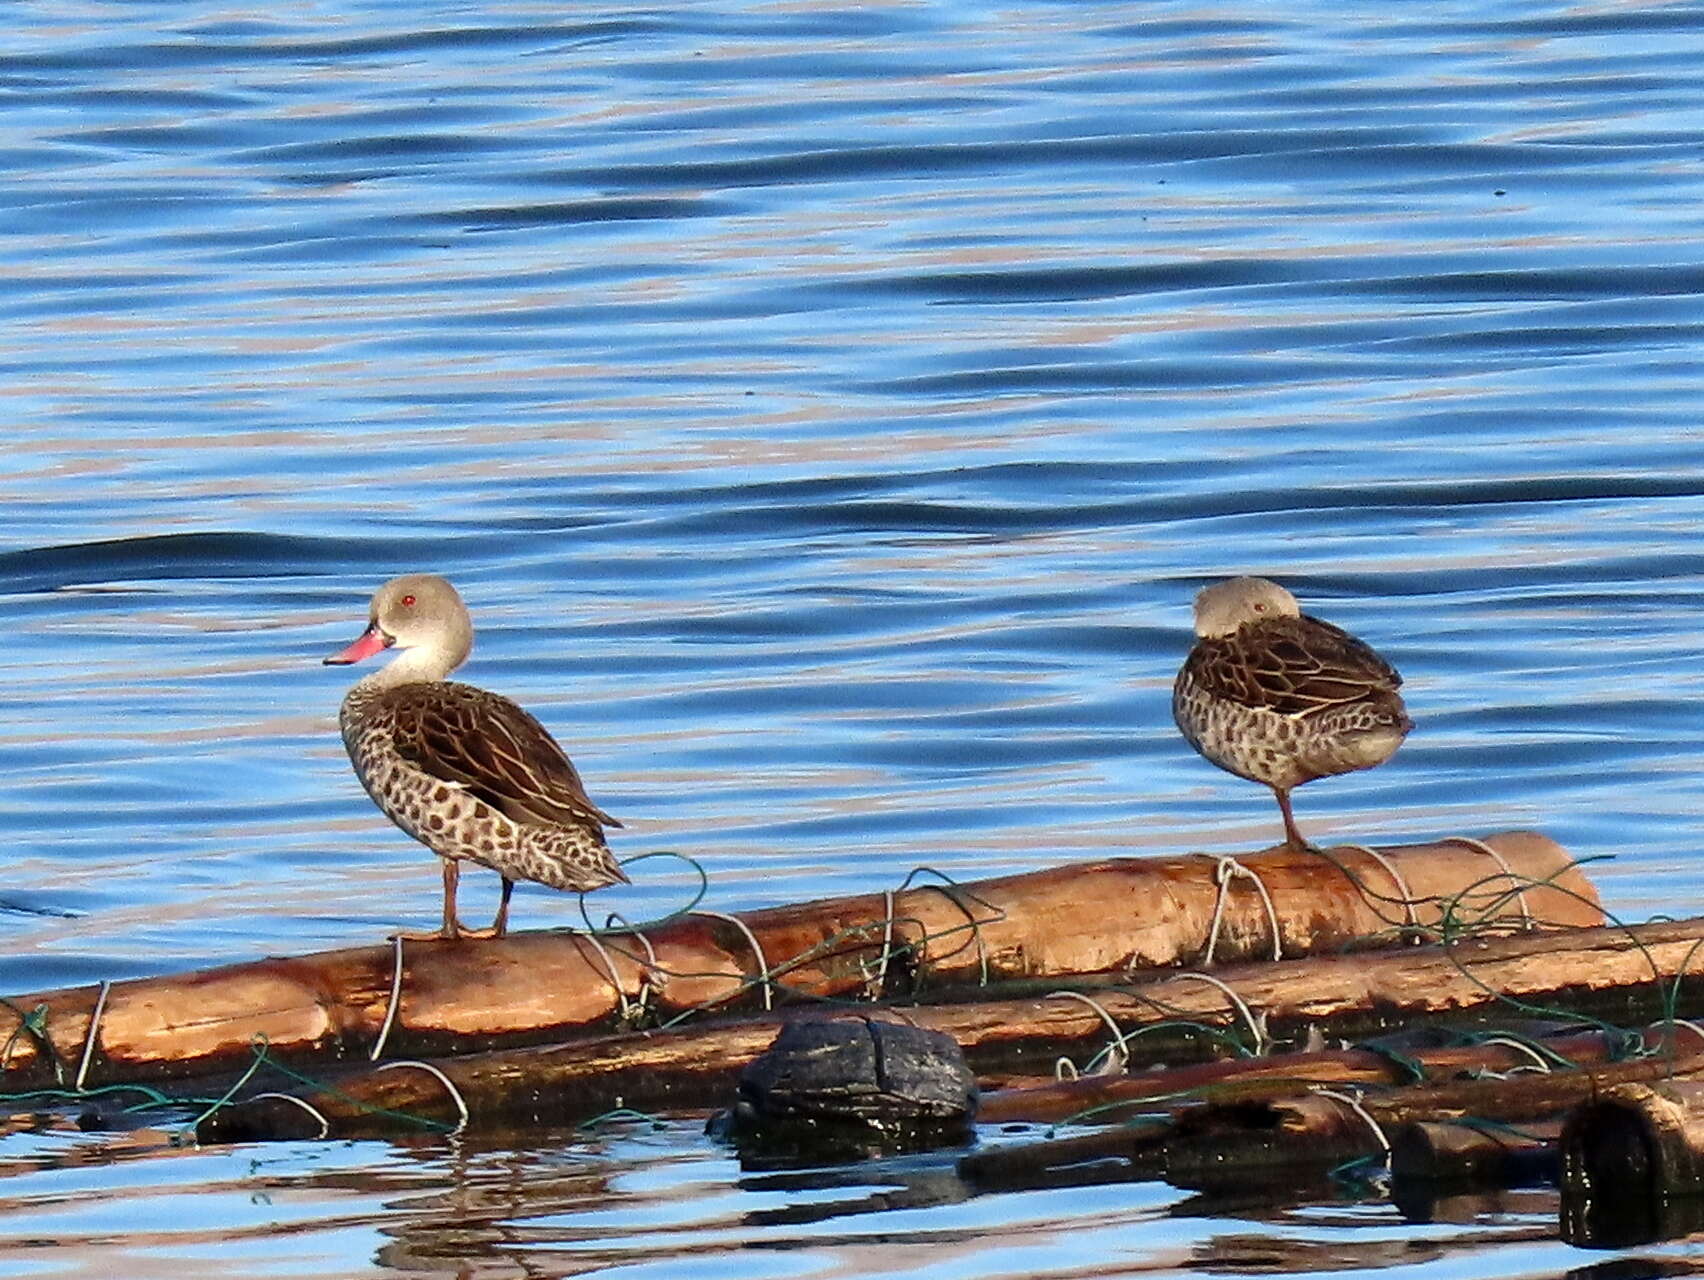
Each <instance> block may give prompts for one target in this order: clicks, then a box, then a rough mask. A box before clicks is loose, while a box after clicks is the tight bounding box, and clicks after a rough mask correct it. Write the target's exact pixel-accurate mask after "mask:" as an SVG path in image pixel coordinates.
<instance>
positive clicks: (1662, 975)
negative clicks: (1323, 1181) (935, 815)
mask: <svg viewBox="0 0 1704 1280" xmlns="http://www.w3.org/2000/svg"><path fill="white" fill-rule="evenodd" d="M1701 943H1704V919H1701V920H1689V921H1678V922H1663V923H1660V924H1651V925H1640V926H1636V927H1633V928H1629V929H1607V928H1604V929H1590V930H1579V931H1576V932H1573V933H1569V934H1566V935H1557V934H1546V935H1523V936H1519V937H1513V938H1498V939H1492V940H1489V941H1475V942H1472V943H1468V944H1462V945H1457V946H1449V947H1444V946H1437V947H1425V948H1415V949H1412V950H1405V951H1400V952H1380V953H1364V954H1352V955H1344V956H1317V957H1313V958H1310V959H1306V960H1296V961H1284V962H1281V963H1267V964H1257V965H1245V966H1240V967H1238V968H1236V969H1230V970H1225V971H1222V972H1221V973H1220V974H1218V975H1215V979H1214V981H1211V982H1204V981H1202V980H1201V979H1200V977H1199V976H1195V975H1183V974H1179V975H1174V976H1170V977H1166V978H1160V979H1155V980H1152V981H1149V982H1146V983H1140V984H1133V985H1130V986H1126V987H1120V988H1105V989H1097V990H1095V991H1094V993H1093V996H1092V997H1089V998H1085V997H1084V996H1083V994H1082V993H1081V992H1078V993H1072V994H1070V995H1061V996H1059V997H1056V998H1028V999H1022V1000H990V1001H979V1002H968V1003H959V1004H946V1005H930V1006H920V1007H914V1008H909V1009H905V1010H903V1011H901V1010H895V1011H892V1012H891V1013H890V1015H889V1016H893V1017H903V1018H904V1019H905V1020H906V1021H908V1022H911V1023H913V1024H915V1025H917V1026H920V1027H926V1028H929V1029H932V1030H936V1031H942V1032H945V1033H947V1034H949V1035H951V1036H952V1037H953V1038H954V1039H955V1040H956V1041H957V1042H958V1043H959V1045H960V1046H961V1047H962V1048H963V1049H964V1051H965V1054H966V1057H967V1059H968V1060H969V1062H970V1063H971V1066H972V1068H973V1069H975V1070H976V1071H977V1073H978V1075H979V1077H981V1079H982V1080H983V1081H984V1082H985V1083H986V1082H987V1081H988V1079H989V1078H990V1076H991V1075H998V1074H999V1073H1000V1072H1002V1071H1009V1070H1010V1067H1011V1064H1012V1061H1013V1059H1014V1056H1015V1055H1018V1054H1019V1052H1020V1050H1021V1055H1022V1056H1025V1057H1027V1058H1028V1059H1029V1060H1030V1061H1032V1062H1033V1063H1034V1064H1035V1065H1036V1066H1037V1067H1040V1066H1042V1065H1043V1064H1048V1063H1051V1062H1052V1060H1053V1057H1054V1055H1055V1054H1057V1053H1060V1052H1069V1053H1075V1054H1079V1055H1081V1056H1083V1057H1084V1058H1087V1057H1088V1056H1090V1055H1093V1054H1095V1053H1096V1052H1097V1051H1099V1050H1102V1049H1105V1048H1107V1047H1108V1046H1109V1045H1116V1044H1118V1043H1120V1042H1122V1043H1123V1044H1124V1045H1125V1047H1126V1049H1127V1050H1129V1051H1131V1052H1137V1051H1140V1050H1144V1049H1146V1050H1151V1049H1152V1047H1153V1046H1154V1045H1158V1044H1162V1043H1163V1044H1164V1051H1166V1052H1168V1054H1170V1053H1173V1052H1175V1050H1176V1049H1177V1048H1178V1046H1179V1044H1180V1042H1179V1041H1178V1040H1177V1039H1175V1038H1174V1039H1172V1040H1170V1041H1165V1042H1162V1041H1161V1039H1160V1037H1158V1036H1150V1035H1146V1034H1144V1035H1140V1036H1137V1035H1136V1033H1137V1032H1140V1031H1143V1030H1144V1029H1148V1028H1155V1027H1158V1026H1159V1025H1160V1024H1161V1023H1166V1022H1171V1023H1178V1022H1179V1021H1180V1020H1186V1021H1194V1022H1196V1023H1198V1024H1205V1026H1206V1027H1213V1028H1226V1029H1229V1030H1235V1029H1236V1028H1237V1026H1238V1024H1239V1023H1240V1022H1243V1021H1244V1018H1243V1015H1242V1014H1240V1013H1237V1012H1234V1011H1233V1010H1232V1009H1231V1008H1230V1006H1229V1003H1228V1000H1227V989H1228V991H1229V992H1230V993H1233V994H1234V995H1235V996H1236V997H1237V998H1238V999H1240V1000H1242V1001H1244V1002H1245V1004H1246V1006H1247V1007H1248V1009H1249V1012H1250V1014H1251V1015H1252V1016H1253V1017H1254V1018H1255V1019H1256V1020H1257V1021H1264V1023H1265V1026H1266V1029H1267V1031H1268V1033H1269V1034H1271V1035H1274V1036H1278V1037H1282V1038H1285V1039H1289V1040H1291V1041H1293V1042H1294V1041H1300V1040H1303V1039H1305V1038H1306V1037H1307V1036H1308V1034H1309V1031H1310V1029H1312V1031H1313V1032H1315V1033H1320V1032H1323V1033H1324V1034H1326V1035H1328V1036H1330V1037H1333V1038H1335V1037H1338V1036H1340V1035H1343V1034H1350V1035H1364V1034H1367V1033H1368V1032H1370V1031H1373V1030H1377V1029H1383V1028H1389V1027H1391V1026H1403V1025H1407V1024H1409V1023H1412V1022H1416V1021H1420V1020H1425V1019H1436V1018H1439V1017H1444V1018H1449V1019H1454V1020H1456V1021H1458V1022H1459V1021H1462V1020H1465V1019H1468V1018H1470V1017H1473V1016H1476V1015H1477V1017H1478V1018H1479V1020H1480V1021H1481V1023H1483V1020H1484V1018H1485V1016H1486V1015H1487V1014H1495V1013H1497V1012H1499V1011H1500V1010H1503V1009H1506V1008H1507V1007H1508V1004H1507V1002H1509V1001H1513V1002H1517V1003H1518V1004H1520V1005H1524V1006H1531V1005H1535V1004H1545V1005H1550V1006H1553V1007H1556V1008H1559V1009H1560V1008H1574V1009H1588V1010H1593V1011H1596V1012H1599V1013H1602V1012H1606V1011H1619V1012H1621V1013H1623V1014H1628V1013H1631V1014H1635V1015H1636V1016H1637V1020H1639V1021H1643V1020H1645V1019H1646V1018H1649V1017H1651V1016H1658V1015H1660V1014H1661V1012H1662V1006H1663V1004H1664V1001H1665V998H1666V995H1667V994H1669V993H1673V992H1674V991H1675V989H1676V988H1675V985H1674V983H1675V979H1676V978H1677V977H1679V976H1680V975H1682V974H1684V973H1685V972H1686V971H1687V969H1688V967H1689V966H1690V965H1692V964H1693V962H1694V959H1695V957H1696V955H1697V953H1698V951H1699V948H1700V944H1701ZM1218 983H1223V984H1224V988H1225V989H1221V987H1220V986H1219V985H1218ZM1679 999H1680V1005H1679V1012H1680V1013H1681V1014H1685V1013H1688V1012H1690V1011H1692V1010H1694V1009H1697V1008H1698V1007H1700V1006H1701V1005H1704V993H1701V992H1700V991H1699V990H1697V989H1695V987H1694V985H1693V983H1692V982H1691V980H1688V982H1687V983H1684V984H1681V986H1680V988H1679ZM1630 1020H1631V1019H1630ZM781 1021H782V1020H781V1018H779V1017H777V1016H769V1017H758V1018H746V1019H740V1020H724V1021H719V1022H711V1021H705V1022H702V1023H697V1024H694V1025H691V1026H683V1027H677V1028H675V1029H672V1030H669V1031H656V1032H647V1033H631V1034H627V1035H618V1036H608V1037H604V1038H601V1039H592V1040H582V1041H578V1042H575V1043H571V1044H565V1045H558V1046H547V1047H535V1048H528V1049H517V1050H507V1051H499V1052H490V1053H481V1054H471V1055H464V1056H461V1057H457V1058H444V1059H438V1060H436V1061H434V1062H431V1063H428V1064H426V1065H425V1066H424V1067H422V1066H419V1065H406V1064H403V1063H396V1064H391V1065H389V1066H387V1067H385V1068H383V1069H379V1070H373V1071H363V1072H358V1073H356V1074H353V1075H350V1076H348V1077H345V1078H344V1079H342V1080H340V1081H338V1083H337V1085H336V1087H335V1088H331V1089H324V1090H318V1091H312V1092H309V1093H307V1094H306V1095H303V1098H302V1101H304V1102H306V1103H307V1104H308V1106H307V1107H306V1108H304V1107H302V1106H299V1105H297V1104H296V1103H281V1104H278V1105H277V1106H273V1104H271V1103H268V1104H265V1105H262V1106H258V1107H255V1108H253V1109H252V1112H253V1114H251V1109H250V1108H249V1107H248V1104H246V1103H239V1104H237V1105H236V1106H233V1107H229V1108H226V1109H225V1110H223V1111H221V1112H219V1113H217V1114H216V1115H214V1116H212V1117H209V1118H208V1120H207V1121H206V1122H205V1124H204V1125H203V1136H204V1137H205V1138H206V1139H208V1140H210V1141H228V1140H232V1139H235V1138H238V1137H242V1138H250V1137H263V1136H267V1132H268V1129H269V1126H272V1125H274V1124H275V1123H277V1119H276V1117H274V1116H270V1115H269V1114H266V1113H268V1112H270V1111H276V1110H278V1109H279V1108H283V1109H284V1110H286V1111H289V1112H292V1113H295V1114H294V1115H292V1116H291V1119H292V1120H293V1121H294V1123H295V1126H296V1128H291V1127H285V1128H283V1129H280V1130H279V1131H278V1132H279V1136H286V1135H289V1134H293V1133H295V1132H296V1129H297V1128H300V1126H301V1124H302V1123H303V1119H302V1118H303V1117H308V1120H307V1123H308V1124H309V1125H310V1128H309V1133H310V1134H311V1133H313V1132H319V1131H321V1130H324V1131H325V1132H329V1133H336V1134H345V1133H360V1132H371V1131H375V1130H379V1131H383V1130H385V1129H387V1128H391V1129H394V1128H397V1127H399V1126H404V1127H406V1126H407V1125H409V1124H414V1123H418V1122H420V1121H424V1122H426V1123H431V1124H436V1125H440V1126H442V1127H450V1126H453V1125H456V1124H458V1123H461V1122H462V1119H463V1115H464V1112H465V1115H466V1117H467V1118H468V1119H469V1120H470V1121H471V1122H472V1123H474V1124H476V1125H492V1126H499V1125H504V1124H528V1123H540V1122H542V1123H562V1122H566V1121H572V1120H574V1119H576V1118H584V1117H586V1116H588V1115H591V1114H595V1113H596V1112H598V1111H601V1110H603V1109H605V1108H607V1107H613V1106H618V1105H625V1106H637V1107H647V1108H662V1107H693V1106H707V1105H713V1104H714V1103H715V1102H717V1101H721V1100H725V1098H726V1096H727V1094H728V1091H729V1090H731V1088H732V1081H733V1078H734V1076H735V1075H736V1074H737V1073H738V1071H739V1070H740V1069H741V1068H742V1067H743V1066H744V1065H745V1063H747V1062H749V1061H750V1060H751V1059H752V1058H753V1057H755V1056H756V1055H757V1054H759V1053H761V1052H762V1051H763V1050H764V1049H765V1048H766V1047H767V1046H768V1044H769V1043H770V1041H771V1040H772V1039H773V1038H774V1036H775V1034H776V1032H777V1030H778V1029H779V1027H780V1025H781ZM1109 1021H1110V1022H1111V1024H1112V1028H1116V1032H1114V1030H1113V1029H1112V1028H1109V1025H1108V1023H1109ZM1679 1025H1680V1026H1681V1030H1682V1032H1684V1033H1685V1034H1681V1035H1679V1036H1678V1037H1677V1038H1676V1044H1677V1045H1678V1048H1677V1049H1676V1050H1675V1051H1674V1052H1673V1053H1663V1054H1653V1053H1651V1049H1652V1047H1653V1046H1654V1045H1656V1044H1658V1043H1664V1044H1666V1043H1667V1039H1666V1037H1667V1036H1668V1034H1669V1033H1668V1031H1667V1029H1666V1026H1665V1028H1664V1029H1662V1030H1661V1032H1660V1035H1659V1033H1657V1032H1653V1033H1649V1037H1650V1038H1648V1039H1647V1040H1644V1041H1641V1040H1640V1039H1639V1037H1637V1036H1623V1035H1621V1034H1620V1033H1614V1034H1609V1033H1598V1032H1581V1033H1577V1034H1576V1035H1572V1036H1569V1037H1566V1038H1564V1039H1562V1040H1560V1041H1557V1042H1555V1043H1554V1044H1551V1045H1549V1046H1548V1047H1533V1046H1532V1045H1531V1044H1529V1043H1526V1042H1523V1041H1521V1040H1520V1039H1518V1038H1516V1037H1514V1036H1503V1037H1500V1038H1499V1037H1492V1038H1491V1040H1490V1042H1489V1043H1486V1044H1484V1045H1481V1046H1478V1047H1473V1046H1469V1047H1468V1048H1467V1049H1462V1048H1450V1047H1446V1048H1411V1049H1403V1050H1401V1051H1398V1050H1396V1049H1394V1048H1384V1049H1380V1050H1376V1051H1375V1050H1371V1049H1361V1050H1347V1051H1345V1050H1334V1051H1326V1052H1316V1053H1311V1054H1301V1055H1291V1056H1289V1057H1287V1058H1284V1059H1278V1058H1272V1059H1254V1060H1244V1059H1239V1060H1237V1061H1235V1062H1220V1063H1208V1064H1203V1065H1198V1066H1193V1067H1187V1068H1178V1069H1175V1070H1176V1072H1177V1074H1175V1075H1170V1076H1161V1077H1156V1076H1155V1075H1154V1074H1153V1073H1145V1074H1136V1075H1131V1076H1120V1075H1109V1076H1105V1077H1093V1078H1089V1079H1084V1080H1079V1081H1075V1082H1068V1083H1063V1084H1050V1085H1047V1086H1044V1087H1039V1088H1035V1089H1028V1090H1009V1091H1007V1092H1005V1093H993V1094H989V1095H987V1096H986V1097H985V1098H984V1101H983V1106H982V1117H983V1119H984V1120H985V1121H988V1122H991V1123H1001V1122H1007V1121H1013V1120H1022V1119H1031V1120H1057V1119H1062V1118H1068V1117H1072V1116H1082V1115H1084V1114H1086V1113H1089V1112H1091V1111H1096V1110H1098V1111H1099V1113H1100V1115H1101V1116H1102V1118H1103V1119H1113V1118H1118V1117H1120V1116H1126V1115H1129V1114H1131V1112H1132V1110H1134V1109H1138V1108H1140V1107H1141V1104H1143V1103H1144V1102H1145V1101H1146V1100H1148V1099H1151V1098H1153V1097H1154V1096H1155V1093H1156V1091H1158V1092H1159V1093H1161V1094H1164V1093H1174V1094H1175V1093H1179V1092H1182V1091H1186V1090H1187V1091H1194V1092H1195V1094H1196V1095H1199V1094H1201V1093H1203V1092H1206V1093H1212V1094H1216V1095H1219V1096H1223V1097H1226V1098H1232V1099H1236V1100H1237V1101H1238V1102H1239V1103H1242V1104H1245V1105H1244V1108H1243V1112H1242V1118H1241V1119H1237V1118H1235V1117H1231V1118H1229V1119H1227V1121H1226V1123H1243V1122H1245V1121H1246V1122H1249V1123H1259V1124H1266V1125H1268V1127H1270V1126H1272V1125H1275V1124H1277V1123H1278V1121H1277V1118H1276V1113H1275V1112H1271V1111H1268V1112H1265V1113H1260V1114H1258V1115H1257V1114H1256V1113H1254V1112H1252V1111H1250V1110H1249V1108H1248V1106H1247V1105H1246V1104H1249V1103H1262V1104H1264V1103H1265V1102H1267V1101H1271V1100H1274V1099H1283V1098H1286V1097H1290V1096H1293V1095H1294V1094H1295V1093H1297V1092H1299V1091H1305V1090H1306V1089H1308V1088H1310V1087H1312V1086H1314V1085H1316V1084H1326V1085H1335V1086H1337V1087H1339V1088H1355V1087H1363V1088H1373V1089H1375V1090H1383V1089H1388V1090H1389V1092H1388V1093H1385V1092H1377V1091H1376V1092H1370V1093H1369V1094H1368V1095H1367V1097H1366V1098H1365V1099H1364V1101H1363V1106H1364V1107H1365V1109H1366V1110H1368V1111H1369V1112H1370V1113H1372V1114H1373V1115H1374V1116H1375V1118H1376V1119H1377V1121H1378V1123H1379V1124H1380V1125H1381V1126H1383V1127H1384V1128H1385V1129H1386V1130H1387V1131H1390V1130H1394V1129H1395V1127H1397V1126H1399V1125H1400V1124H1402V1123H1405V1122H1408V1121H1417V1120H1438V1119H1450V1118H1455V1117H1460V1116H1478V1117H1481V1118H1484V1119H1488V1120H1499V1121H1504V1122H1508V1123H1526V1122H1529V1121H1532V1120H1537V1119H1543V1118H1546V1117H1550V1116H1555V1115H1558V1114H1560V1113H1561V1112H1562V1111H1564V1110H1566V1109H1567V1108H1568V1107H1569V1106H1571V1105H1573V1104H1574V1103H1576V1102H1578V1101H1580V1100H1581V1099H1582V1098H1584V1097H1587V1096H1589V1095H1590V1093H1591V1091H1592V1090H1593V1089H1594V1088H1600V1087H1603V1086H1604V1085H1606V1084H1610V1083H1618V1082H1621V1081H1625V1080H1645V1081H1649V1080H1656V1079H1661V1078H1662V1077H1664V1076H1665V1075H1668V1074H1684V1073H1686V1072H1688V1071H1691V1070H1704V1046H1700V1045H1698V1044H1697V1043H1696V1042H1695V1040H1694V1039H1693V1038H1692V1035H1691V1032H1690V1031H1689V1030H1688V1029H1687V1028H1686V1027H1685V1024H1679ZM1202 1029H1203V1028H1202V1027H1200V1026H1198V1027H1197V1028H1196V1032H1197V1035H1198V1037H1199V1032H1200V1030H1202ZM1618 1055H1619V1058H1618ZM1544 1065H1548V1066H1551V1067H1553V1068H1554V1070H1552V1071H1550V1072H1549V1073H1548V1074H1542V1073H1539V1072H1538V1071H1536V1070H1535V1071H1533V1072H1532V1073H1530V1074H1515V1075H1511V1076H1510V1077H1509V1078H1508V1079H1506V1080H1504V1079H1487V1080H1471V1079H1470V1080H1463V1081H1455V1080H1451V1079H1450V1078H1449V1076H1450V1073H1451V1072H1454V1071H1465V1070H1468V1069H1470V1068H1473V1069H1480V1070H1489V1071H1497V1072H1513V1071H1516V1070H1517V1069H1519V1068H1523V1067H1525V1068H1537V1067H1540V1066H1544ZM1417 1070H1418V1071H1419V1073H1420V1076H1419V1078H1424V1079H1430V1080H1432V1081H1434V1083H1429V1084H1414V1085H1410V1086H1409V1087H1405V1088H1394V1087H1393V1086H1394V1085H1396V1084H1397V1083H1399V1082H1401V1081H1402V1080H1403V1079H1404V1078H1405V1077H1404V1073H1405V1072H1406V1073H1408V1076H1407V1078H1409V1079H1413V1078H1416V1077H1415V1076H1414V1072H1415V1071H1417ZM1143 1109H1146V1108H1143ZM410 1117H413V1118H414V1119H410ZM1357 1123H1358V1124H1359V1125H1360V1128H1359V1129H1358V1130H1355V1129H1354V1127H1353V1126H1350V1129H1351V1130H1352V1131H1353V1132H1355V1133H1356V1134H1357V1139H1356V1140H1357V1141H1360V1140H1361V1139H1362V1138H1366V1139H1370V1138H1371V1129H1370V1127H1369V1126H1367V1125H1366V1123H1365V1121H1358V1122H1357ZM1292 1150H1294V1151H1296V1152H1297V1153H1298V1157H1299V1155H1300V1154H1301V1153H1302V1152H1303V1150H1304V1149H1303V1147H1301V1146H1297V1147H1294V1148H1292Z"/></svg>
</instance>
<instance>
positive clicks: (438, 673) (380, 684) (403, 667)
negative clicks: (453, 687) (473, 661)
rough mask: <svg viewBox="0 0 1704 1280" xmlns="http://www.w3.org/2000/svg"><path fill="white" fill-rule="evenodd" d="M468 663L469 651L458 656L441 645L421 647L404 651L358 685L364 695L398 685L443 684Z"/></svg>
mask: <svg viewBox="0 0 1704 1280" xmlns="http://www.w3.org/2000/svg"><path fill="white" fill-rule="evenodd" d="M466 659H467V650H466V649H462V650H460V651H459V652H458V651H456V650H453V649H450V648H447V647H443V646H439V645H419V646H416V647H415V648H412V649H404V650H403V651H402V652H401V653H399V654H397V655H396V657H394V658H392V659H391V660H390V661H389V662H387V663H385V665H384V666H382V667H380V668H379V669H378V670H377V671H370V672H368V673H367V674H366V675H365V676H363V677H362V678H361V679H360V680H358V681H357V682H356V684H355V688H356V689H358V690H360V691H362V692H363V693H378V692H380V691H381V690H384V689H393V688H395V687H396V686H397V685H399V684H421V683H432V682H436V681H439V680H442V679H443V678H444V677H445V676H447V675H449V674H450V672H452V671H454V670H455V669H456V668H457V667H459V666H461V664H462V663H463V662H464V661H465V660H466Z"/></svg>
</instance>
